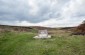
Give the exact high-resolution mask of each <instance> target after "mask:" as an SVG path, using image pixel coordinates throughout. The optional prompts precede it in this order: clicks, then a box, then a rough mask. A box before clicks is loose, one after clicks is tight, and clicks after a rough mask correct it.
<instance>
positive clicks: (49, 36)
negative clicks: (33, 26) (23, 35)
mask: <svg viewBox="0 0 85 55" xmlns="http://www.w3.org/2000/svg"><path fill="white" fill-rule="evenodd" d="M33 38H51V35H48V36H46V37H40V36H35V37H33Z"/></svg>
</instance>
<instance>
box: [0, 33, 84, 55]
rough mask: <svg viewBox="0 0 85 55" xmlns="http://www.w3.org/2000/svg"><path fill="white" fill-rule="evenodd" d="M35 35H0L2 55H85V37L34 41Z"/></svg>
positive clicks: (58, 36) (66, 35)
mask: <svg viewBox="0 0 85 55" xmlns="http://www.w3.org/2000/svg"><path fill="white" fill-rule="evenodd" d="M35 35H36V34H34V33H14V32H5V33H0V55H85V36H78V35H77V36H75V35H73V36H69V35H68V34H67V33H66V34H65V33H64V34H63V33H62V35H60V34H56V35H54V36H53V37H52V38H51V39H33V37H34V36H35Z"/></svg>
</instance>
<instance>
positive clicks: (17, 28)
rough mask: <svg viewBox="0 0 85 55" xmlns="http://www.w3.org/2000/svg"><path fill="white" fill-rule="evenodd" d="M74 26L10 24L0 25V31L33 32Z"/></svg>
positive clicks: (65, 28) (69, 28)
mask: <svg viewBox="0 0 85 55" xmlns="http://www.w3.org/2000/svg"><path fill="white" fill-rule="evenodd" d="M72 28H74V27H63V28H50V27H41V26H28V27H27V26H10V25H0V32H3V31H13V32H14V31H15V32H16V31H18V32H32V31H38V30H44V29H47V30H55V31H56V30H71V29H72Z"/></svg>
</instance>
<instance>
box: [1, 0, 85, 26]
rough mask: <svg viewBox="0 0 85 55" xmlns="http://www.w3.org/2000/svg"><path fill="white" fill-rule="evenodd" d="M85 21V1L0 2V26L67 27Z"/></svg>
mask: <svg viewBox="0 0 85 55" xmlns="http://www.w3.org/2000/svg"><path fill="white" fill-rule="evenodd" d="M83 20H85V0H0V24H4V25H18V26H46V27H68V26H77V25H79V24H80V23H81V22H82V21H83Z"/></svg>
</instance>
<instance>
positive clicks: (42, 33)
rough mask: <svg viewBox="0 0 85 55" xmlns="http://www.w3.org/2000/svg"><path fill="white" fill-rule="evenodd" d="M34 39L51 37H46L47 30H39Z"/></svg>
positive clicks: (49, 36) (48, 36)
mask: <svg viewBox="0 0 85 55" xmlns="http://www.w3.org/2000/svg"><path fill="white" fill-rule="evenodd" d="M34 38H51V35H48V31H47V30H39V31H38V35H37V36H35V37H34Z"/></svg>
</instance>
